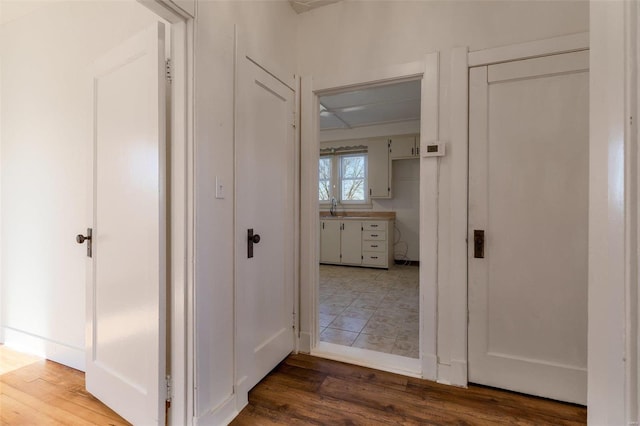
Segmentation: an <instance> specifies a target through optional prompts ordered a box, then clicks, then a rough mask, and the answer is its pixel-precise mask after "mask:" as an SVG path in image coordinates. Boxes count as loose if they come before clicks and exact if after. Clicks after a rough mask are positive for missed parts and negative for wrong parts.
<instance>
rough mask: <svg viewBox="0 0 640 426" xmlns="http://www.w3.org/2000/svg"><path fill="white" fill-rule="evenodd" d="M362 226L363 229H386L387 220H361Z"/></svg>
mask: <svg viewBox="0 0 640 426" xmlns="http://www.w3.org/2000/svg"><path fill="white" fill-rule="evenodd" d="M362 227H363V228H364V230H365V231H386V230H387V222H383V221H380V222H362Z"/></svg>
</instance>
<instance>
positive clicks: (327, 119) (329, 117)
mask: <svg viewBox="0 0 640 426" xmlns="http://www.w3.org/2000/svg"><path fill="white" fill-rule="evenodd" d="M320 128H321V129H323V130H327V129H345V128H347V125H346V124H344V123H343V122H342V121H340V119H338V117H336V116H335V115H334V114H330V113H327V114H320Z"/></svg>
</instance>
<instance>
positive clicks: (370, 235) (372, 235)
mask: <svg viewBox="0 0 640 426" xmlns="http://www.w3.org/2000/svg"><path fill="white" fill-rule="evenodd" d="M386 239H387V231H363V232H362V240H363V241H367V240H369V241H386Z"/></svg>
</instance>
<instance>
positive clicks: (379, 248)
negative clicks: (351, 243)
mask: <svg viewBox="0 0 640 426" xmlns="http://www.w3.org/2000/svg"><path fill="white" fill-rule="evenodd" d="M362 251H375V252H382V253H384V252H386V251H387V244H386V243H385V242H383V241H363V242H362Z"/></svg>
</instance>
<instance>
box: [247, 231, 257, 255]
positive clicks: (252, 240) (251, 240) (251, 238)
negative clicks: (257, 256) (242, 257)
mask: <svg viewBox="0 0 640 426" xmlns="http://www.w3.org/2000/svg"><path fill="white" fill-rule="evenodd" d="M259 242H260V235H259V234H254V233H253V228H251V229H247V258H249V259H251V258H252V257H253V245H254V244H258V243H259Z"/></svg>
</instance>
